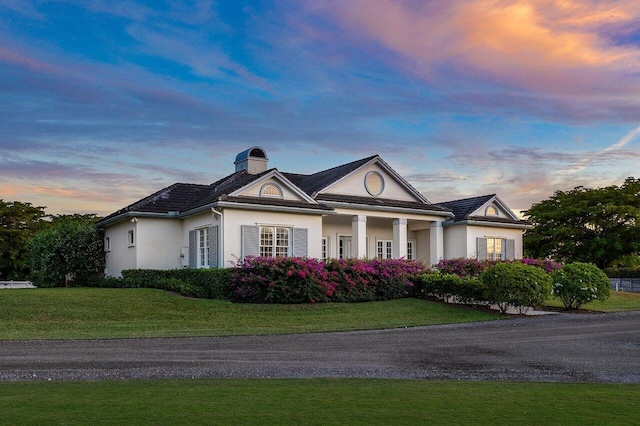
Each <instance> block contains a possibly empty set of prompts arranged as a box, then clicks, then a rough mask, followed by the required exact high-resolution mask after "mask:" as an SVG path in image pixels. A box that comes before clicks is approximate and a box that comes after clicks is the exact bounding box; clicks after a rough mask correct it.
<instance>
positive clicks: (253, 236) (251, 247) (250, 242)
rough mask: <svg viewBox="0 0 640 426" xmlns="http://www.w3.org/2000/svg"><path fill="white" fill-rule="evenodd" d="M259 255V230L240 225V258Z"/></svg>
mask: <svg viewBox="0 0 640 426" xmlns="http://www.w3.org/2000/svg"><path fill="white" fill-rule="evenodd" d="M259 254H260V228H259V227H258V226H251V225H242V257H247V256H258V255H259Z"/></svg>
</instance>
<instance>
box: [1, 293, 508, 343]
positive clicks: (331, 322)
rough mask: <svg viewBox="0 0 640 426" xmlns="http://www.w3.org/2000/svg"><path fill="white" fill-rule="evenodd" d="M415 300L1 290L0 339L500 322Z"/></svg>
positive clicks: (223, 333)
mask: <svg viewBox="0 0 640 426" xmlns="http://www.w3.org/2000/svg"><path fill="white" fill-rule="evenodd" d="M499 318H501V317H500V316H498V315H496V314H488V313H485V312H482V311H478V310H473V309H469V308H464V307H457V306H450V305H444V304H440V303H435V302H430V301H426V300H419V299H401V300H392V301H387V302H373V303H357V304H344V303H327V304H315V305H247V304H233V303H230V302H226V301H219V300H205V299H189V298H185V297H181V296H179V295H176V294H173V293H169V292H165V291H161V290H153V289H101V288H54V289H26V290H2V291H0V324H2V327H0V340H6V339H71V338H77V339H85V338H87V339H89V338H91V339H96V338H127V337H177V336H227V335H255V334H282V333H309V332H328V331H348V330H373V329H384V328H394V327H410V326H419V325H430V324H444V323H458V322H469V321H485V320H492V319H499Z"/></svg>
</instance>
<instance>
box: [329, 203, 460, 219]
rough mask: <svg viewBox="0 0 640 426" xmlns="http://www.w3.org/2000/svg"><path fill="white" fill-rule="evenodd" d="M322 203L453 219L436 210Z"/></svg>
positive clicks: (331, 204) (446, 213)
mask: <svg viewBox="0 0 640 426" xmlns="http://www.w3.org/2000/svg"><path fill="white" fill-rule="evenodd" d="M323 203H324V204H325V205H327V206H329V207H342V208H352V209H357V210H373V211H382V212H390V213H410V214H419V215H431V216H443V217H449V218H453V213H451V212H443V211H438V210H421V209H412V208H409V207H393V206H372V205H369V204H357V203H341V202H337V201H323Z"/></svg>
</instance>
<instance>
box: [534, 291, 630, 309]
mask: <svg viewBox="0 0 640 426" xmlns="http://www.w3.org/2000/svg"><path fill="white" fill-rule="evenodd" d="M546 305H548V306H552V307H556V308H562V307H564V305H563V304H562V302H561V301H560V299H558V298H557V297H555V298H553V299H551V300H549V301H547V303H546ZM580 309H586V310H588V311H596V312H621V311H638V310H640V293H625V292H622V291H612V292H611V297H609V299H608V300H605V301H604V302H600V301H596V302H590V303H587V304H585V305H582V307H581V308H580Z"/></svg>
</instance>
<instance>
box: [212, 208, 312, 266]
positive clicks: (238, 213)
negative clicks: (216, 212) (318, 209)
mask: <svg viewBox="0 0 640 426" xmlns="http://www.w3.org/2000/svg"><path fill="white" fill-rule="evenodd" d="M223 215H224V219H223V222H224V262H223V265H222V266H224V267H229V266H234V265H235V264H236V262H237V261H238V259H240V257H241V256H242V225H252V226H256V225H258V226H259V225H271V226H285V227H291V228H307V241H308V244H309V246H308V255H309V257H314V258H320V256H321V255H322V216H320V215H305V214H294V213H278V212H265V211H255V210H239V209H229V208H227V209H225V210H224V211H223Z"/></svg>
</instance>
